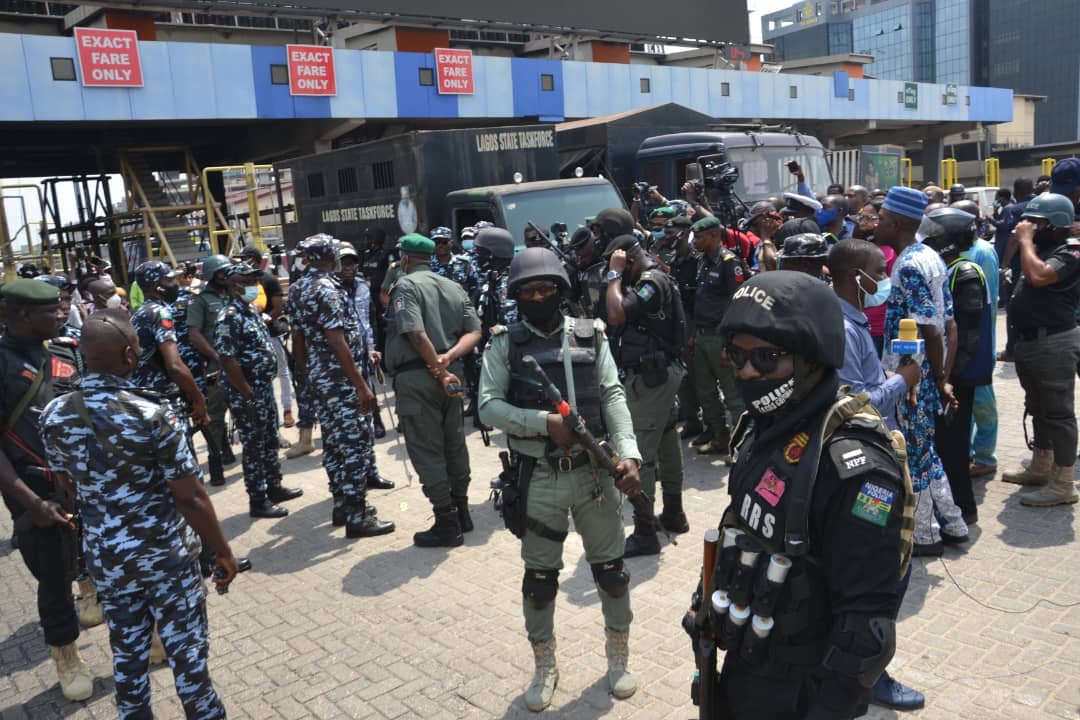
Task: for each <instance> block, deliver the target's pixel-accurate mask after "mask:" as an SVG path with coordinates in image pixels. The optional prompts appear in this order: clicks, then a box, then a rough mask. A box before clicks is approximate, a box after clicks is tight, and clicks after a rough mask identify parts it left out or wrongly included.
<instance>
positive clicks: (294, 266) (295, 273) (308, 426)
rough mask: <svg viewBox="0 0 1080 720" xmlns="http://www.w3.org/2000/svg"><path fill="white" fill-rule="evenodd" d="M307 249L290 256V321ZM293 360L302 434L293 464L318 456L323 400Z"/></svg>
mask: <svg viewBox="0 0 1080 720" xmlns="http://www.w3.org/2000/svg"><path fill="white" fill-rule="evenodd" d="M303 247H304V244H303V243H300V245H299V246H297V247H296V248H293V250H292V251H291V253H290V254H291V255H292V263H291V264H290V267H289V271H290V273H291V277H290V280H289V283H290V284H289V294H288V296H287V298H286V300H285V313H286V314H287V315H288V316H289V317H290V318H295V317H296V313H297V303H298V302H299V301H300V288H301V287H302V284H301V283H300V279H301V278H303V277H304V274H305V273H307V269H308V268H307V260H306V259H305V258H304V253H303ZM294 350H295V345H294ZM293 360H294V362H293V367H292V379H293V384H294V387H295V389H296V429H297V430H298V431H299V433H300V437H299V439H298V440H297V441H296V442H294V443H293V444H292V445H291V446H290V447H289V449H288V450H286V451H285V457H287V458H289V459H290V460H291V459H293V458H298V457H302V456H304V455H308V454H310V453H313V452H315V441H314V440H313V439H312V433H313V432H314V430H315V421H316V420H317V419H318V411H319V398H318V396H317V395H315V390H314V389H313V388H312V386H311V380H310V379H309V378H308V375H307V372H305V370H304V368H303V367H301V366H300V365H298V364H297V363H296V362H295V354H294V356H293Z"/></svg>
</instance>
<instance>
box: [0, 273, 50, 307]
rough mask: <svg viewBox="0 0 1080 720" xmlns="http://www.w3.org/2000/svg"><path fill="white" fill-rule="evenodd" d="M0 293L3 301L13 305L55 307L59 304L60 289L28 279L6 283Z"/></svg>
mask: <svg viewBox="0 0 1080 720" xmlns="http://www.w3.org/2000/svg"><path fill="white" fill-rule="evenodd" d="M2 292H3V295H4V299H5V300H7V301H8V302H9V303H12V304H14V305H56V304H57V303H59V302H60V288H57V287H55V286H53V285H50V284H49V283H44V282H36V281H34V280H31V279H29V278H19V279H18V280H12V281H11V282H9V283H6V284H5V285H4V288H3V290H2Z"/></svg>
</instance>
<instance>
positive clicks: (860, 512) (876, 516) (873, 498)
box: [851, 480, 896, 527]
mask: <svg viewBox="0 0 1080 720" xmlns="http://www.w3.org/2000/svg"><path fill="white" fill-rule="evenodd" d="M895 500H896V491H895V490H892V489H890V488H887V487H883V486H881V485H878V484H877V483H875V482H870V481H869V480H867V481H866V482H864V483H863V484H862V487H860V488H859V494H858V495H856V496H855V503H854V504H853V505H852V506H851V514H852V515H854V516H855V517H857V518H859V519H860V520H865V521H866V522H868V523H870V524H872V525H877V526H878V527H885V525H886V524H888V522H889V513H890V512H892V506H893V502H894V501H895Z"/></svg>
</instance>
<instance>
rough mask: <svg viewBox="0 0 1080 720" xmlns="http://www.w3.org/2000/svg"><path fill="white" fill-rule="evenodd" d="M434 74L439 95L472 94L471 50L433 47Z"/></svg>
mask: <svg viewBox="0 0 1080 720" xmlns="http://www.w3.org/2000/svg"><path fill="white" fill-rule="evenodd" d="M435 76H436V77H437V78H438V81H439V94H440V95H472V94H473V67H472V50H447V49H446V48H435Z"/></svg>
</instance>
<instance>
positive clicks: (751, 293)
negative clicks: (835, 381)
mask: <svg viewBox="0 0 1080 720" xmlns="http://www.w3.org/2000/svg"><path fill="white" fill-rule="evenodd" d="M720 330H721V332H722V333H724V335H727V336H730V335H736V334H739V333H746V334H747V335H753V336H754V337H758V338H761V339H762V340H765V341H767V342H771V343H773V344H774V345H776V346H777V347H779V348H782V349H784V350H787V351H788V352H790V353H793V354H795V355H800V356H802V357H803V358H805V359H807V360H809V361H811V362H817V363H821V364H822V365H826V366H828V367H831V368H840V367H842V366H843V364H844V318H843V315H842V314H841V312H840V301H839V300H838V299H837V297H836V293H834V292H833V291H832V289H831V288H830V287H829V286H828V284H826V283H823V282H821V280H819V279H817V278H815V277H811V276H810V275H807V274H806V273H801V272H794V271H791V270H776V271H774V272H767V273H761V274H760V275H756V276H754V277H753V278H751V279H750V280H748V281H746V282H745V283H743V285H742V287H740V288H739V289H738V290H736V291H735V295H734V296H733V297H732V300H731V304H730V305H729V306H728V309H727V312H726V313H724V319H723V321H722V322H721V323H720Z"/></svg>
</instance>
